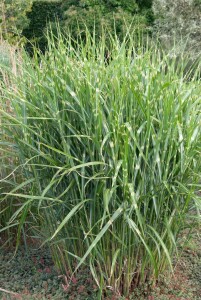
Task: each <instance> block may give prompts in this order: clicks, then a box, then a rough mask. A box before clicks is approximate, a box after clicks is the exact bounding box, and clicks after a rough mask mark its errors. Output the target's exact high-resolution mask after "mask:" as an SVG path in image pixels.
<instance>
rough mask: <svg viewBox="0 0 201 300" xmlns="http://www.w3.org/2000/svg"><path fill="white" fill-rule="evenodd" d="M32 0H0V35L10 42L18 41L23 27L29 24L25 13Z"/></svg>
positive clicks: (29, 7)
mask: <svg viewBox="0 0 201 300" xmlns="http://www.w3.org/2000/svg"><path fill="white" fill-rule="evenodd" d="M31 5H32V0H26V1H25V0H1V4H0V36H1V37H2V38H3V39H6V40H8V41H9V42H10V43H16V42H17V41H18V42H19V37H20V36H21V33H22V31H23V29H24V28H26V27H27V26H28V25H29V20H28V18H27V16H26V13H27V12H28V11H29V10H30V9H31Z"/></svg>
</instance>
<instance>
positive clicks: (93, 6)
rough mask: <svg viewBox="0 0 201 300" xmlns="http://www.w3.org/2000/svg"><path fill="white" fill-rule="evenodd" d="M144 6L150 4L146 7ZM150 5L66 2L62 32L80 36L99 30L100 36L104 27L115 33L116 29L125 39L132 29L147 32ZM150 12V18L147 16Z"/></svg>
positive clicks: (120, 0)
mask: <svg viewBox="0 0 201 300" xmlns="http://www.w3.org/2000/svg"><path fill="white" fill-rule="evenodd" d="M142 2H146V5H147V6H146V5H144V6H143V3H142ZM148 2H149V1H148V0H147V1H139V0H138V1H137V0H127V1H125V0H78V1H77V0H64V1H63V5H62V9H63V12H64V20H63V22H62V28H63V29H64V31H66V30H67V31H69V30H70V31H71V32H72V33H73V35H74V36H77V35H78V34H79V32H80V31H83V32H84V30H85V26H87V28H88V29H89V30H90V31H93V29H94V28H95V29H96V34H97V36H98V35H99V34H100V32H101V29H102V26H103V25H104V26H105V27H107V28H108V30H109V31H111V32H112V31H113V29H114V25H115V30H116V33H117V35H118V36H119V37H123V36H124V35H125V33H126V31H127V28H128V27H129V26H130V25H131V24H132V25H131V26H132V28H133V29H135V28H138V29H141V30H143V31H144V30H146V28H147V26H148V25H149V23H150V20H151V18H150V16H151V14H150V9H151V6H150V5H149V6H148ZM147 11H149V14H146V12H147Z"/></svg>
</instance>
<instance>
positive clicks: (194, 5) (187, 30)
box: [153, 0, 201, 58]
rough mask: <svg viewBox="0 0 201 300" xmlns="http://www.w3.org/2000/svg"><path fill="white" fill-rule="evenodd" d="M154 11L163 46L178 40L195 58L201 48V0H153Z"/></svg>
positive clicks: (155, 29)
mask: <svg viewBox="0 0 201 300" xmlns="http://www.w3.org/2000/svg"><path fill="white" fill-rule="evenodd" d="M153 12H154V15H155V22H154V23H155V25H154V32H155V34H157V35H158V36H159V37H160V39H161V41H162V44H163V46H166V47H168V48H170V47H171V46H172V44H173V43H175V42H177V44H178V45H180V46H181V47H186V50H188V51H189V53H190V54H191V55H192V58H195V57H196V56H197V54H198V53H199V52H200V49H201V0H177V1H175V0H153ZM178 42H179V43H178ZM180 50H181V49H178V53H179V52H180Z"/></svg>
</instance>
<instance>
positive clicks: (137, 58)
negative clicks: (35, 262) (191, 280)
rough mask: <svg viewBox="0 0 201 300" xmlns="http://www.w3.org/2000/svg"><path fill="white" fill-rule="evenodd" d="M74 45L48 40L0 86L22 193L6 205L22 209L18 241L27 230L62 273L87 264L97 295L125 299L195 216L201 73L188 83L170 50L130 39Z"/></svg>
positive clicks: (165, 259) (162, 261) (160, 263)
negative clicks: (106, 289) (107, 292)
mask: <svg viewBox="0 0 201 300" xmlns="http://www.w3.org/2000/svg"><path fill="white" fill-rule="evenodd" d="M143 40H144V39H143ZM75 44H76V42H75V41H73V42H72V40H71V37H70V36H69V37H68V38H67V39H65V40H64V39H63V38H62V36H59V38H58V40H55V39H53V38H51V37H50V38H49V48H48V51H47V52H46V54H45V55H44V56H43V55H41V54H40V53H39V52H37V50H36V52H35V55H34V58H33V59H30V58H29V57H28V56H27V55H26V54H25V55H24V57H23V60H20V64H19V66H18V70H19V73H18V75H17V76H16V77H15V78H14V80H13V81H12V85H10V87H8V86H4V84H3V83H2V90H1V93H2V95H3V98H2V99H3V101H2V103H1V115H2V124H3V126H2V132H4V136H3V135H2V138H1V139H2V142H1V144H2V145H4V147H5V148H6V149H7V150H6V151H8V148H9V147H10V152H11V149H12V153H13V151H15V156H17V157H18V170H19V169H20V172H21V174H22V181H21V183H20V184H19V183H18V184H16V183H15V184H14V187H13V188H10V191H9V192H8V193H4V194H3V197H2V200H1V202H2V203H9V199H10V197H12V199H13V198H16V199H18V206H17V209H16V211H15V213H14V214H13V216H12V217H11V218H10V221H9V223H8V225H10V226H12V224H18V241H19V238H20V232H21V229H22V228H25V229H26V228H29V229H30V228H32V230H34V231H35V232H39V235H40V238H41V239H43V241H46V242H48V244H49V245H50V247H51V250H52V255H53V258H54V261H55V262H56V264H57V266H58V268H60V269H61V270H63V271H66V270H68V274H70V276H72V275H73V274H74V273H75V272H76V270H77V269H78V268H80V267H81V266H82V265H83V264H87V265H88V266H89V268H90V270H91V273H92V275H93V277H94V279H95V281H96V282H97V284H98V285H99V286H100V289H102V288H103V287H106V286H109V287H110V288H112V289H114V290H115V291H117V292H119V293H121V294H124V295H127V294H128V293H129V291H131V290H132V289H133V288H135V287H136V286H138V285H139V284H140V283H143V282H145V281H146V280H151V281H152V282H154V281H155V280H156V279H157V278H158V276H159V273H160V272H162V271H163V270H164V269H165V268H166V267H167V266H171V258H172V254H173V252H174V251H175V249H176V244H177V239H178V235H179V232H180V231H181V229H182V228H183V227H184V226H185V225H186V217H187V213H188V212H189V209H192V208H197V209H198V210H199V197H198V196H197V195H196V193H195V191H196V190H197V189H198V186H199V179H200V151H201V139H200V138H201V130H200V129H201V127H200V121H201V114H200V110H201V99H200V92H201V86H200V84H199V82H198V80H197V78H198V71H199V67H197V68H194V69H193V73H191V71H190V70H189V69H188V72H187V73H186V65H187V63H188V61H187V60H185V58H184V57H183V56H182V55H181V58H179V59H178V58H176V57H175V56H174V49H173V50H171V52H170V53H164V52H163V51H162V50H161V49H157V48H156V46H155V44H154V43H153V42H152V41H149V40H148V39H147V42H146V43H145V44H143V46H142V44H141V42H140V39H139V38H138V39H136V38H135V35H132V34H131V33H127V35H126V37H125V39H124V41H123V42H122V43H120V42H119V40H118V38H112V37H111V39H110V46H109V47H108V45H106V43H105V38H104V34H103V35H102V38H101V39H100V41H99V43H95V41H94V38H93V36H90V35H89V34H88V33H86V43H85V44H84V43H81V42H80V43H79V44H77V45H76V47H75ZM8 76H9V74H8ZM5 99H9V101H10V106H11V108H12V113H7V112H6V109H4V100H5ZM2 106H3V108H2ZM5 136H6V137H5ZM8 140H9V141H10V143H9V144H8V143H6V141H8ZM2 147H3V146H2ZM8 178H9V177H7V179H6V181H8ZM2 182H3V180H2ZM69 272H70V273H69Z"/></svg>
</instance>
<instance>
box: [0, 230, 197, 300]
mask: <svg viewBox="0 0 201 300" xmlns="http://www.w3.org/2000/svg"><path fill="white" fill-rule="evenodd" d="M182 237H183V238H182V239H181V245H180V247H182V255H181V256H180V258H179V259H178V257H175V258H174V260H173V261H174V262H173V266H174V274H172V275H171V276H170V274H166V275H167V277H166V276H165V275H160V277H159V280H158V282H157V283H156V285H155V286H154V287H152V288H150V286H149V283H147V284H146V285H144V286H141V287H140V288H136V289H135V291H134V292H133V293H130V295H129V296H128V297H127V298H124V297H121V296H120V295H116V294H115V293H114V292H112V291H110V290H109V289H107V290H105V292H104V293H103V296H102V299H104V300H111V299H112V300H126V299H127V300H170V299H172V300H200V299H201V298H200V295H201V271H200V270H201V246H200V245H201V232H200V229H199V228H195V229H194V230H193V232H192V234H191V239H190V240H189V241H188V242H187V243H185V244H184V245H183V243H184V240H185V238H186V234H185V233H184V234H182ZM13 255H14V252H13V250H12V249H10V250H9V249H6V250H5V249H1V250H0V288H3V289H5V290H7V291H10V292H12V293H16V295H9V294H8V293H3V292H1V291H0V299H2V300H15V299H21V300H36V299H41V300H48V299H49V300H51V299H53V300H65V299H66V300H67V299H68V300H97V299H98V296H99V292H98V288H97V285H96V284H95V282H94V280H93V279H92V277H91V274H90V270H89V269H87V268H85V269H82V271H80V272H78V274H77V276H76V277H75V278H74V279H73V280H72V281H71V283H70V285H68V283H67V282H66V279H65V276H64V275H62V276H61V275H59V273H58V272H57V270H56V269H55V267H54V265H53V262H52V259H51V257H50V253H49V250H48V249H43V250H42V249H41V250H38V249H35V250H34V249H33V247H32V246H31V245H30V246H29V251H28V253H27V254H26V251H25V249H22V248H21V249H20V250H19V251H18V253H17V255H16V256H13Z"/></svg>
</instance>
